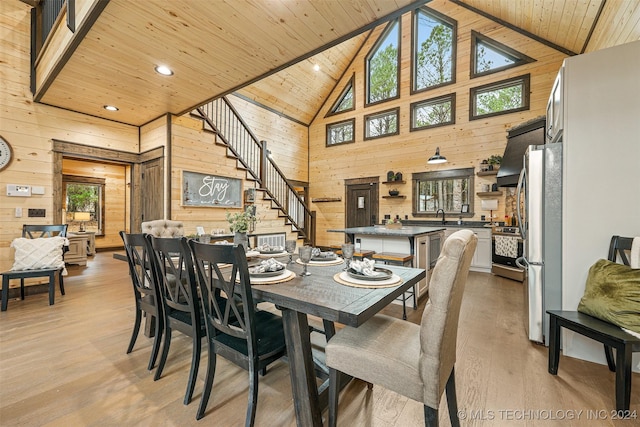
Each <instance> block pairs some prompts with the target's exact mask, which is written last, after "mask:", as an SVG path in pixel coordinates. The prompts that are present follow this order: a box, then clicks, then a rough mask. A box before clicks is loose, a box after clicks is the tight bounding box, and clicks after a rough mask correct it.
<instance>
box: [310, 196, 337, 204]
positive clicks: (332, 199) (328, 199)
mask: <svg viewBox="0 0 640 427" xmlns="http://www.w3.org/2000/svg"><path fill="white" fill-rule="evenodd" d="M311 201H312V202H313V203H326V202H341V201H342V198H341V197H318V198H316V199H311Z"/></svg>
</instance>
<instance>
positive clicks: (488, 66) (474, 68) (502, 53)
mask: <svg viewBox="0 0 640 427" xmlns="http://www.w3.org/2000/svg"><path fill="white" fill-rule="evenodd" d="M534 61H535V59H533V58H530V57H528V56H527V55H525V54H523V53H520V52H518V51H517V50H514V49H511V48H510V47H509V46H506V45H504V44H502V43H500V42H497V41H495V40H493V39H490V38H489V37H486V36H483V35H482V34H479V33H477V32H475V31H471V77H478V76H484V75H486V74H491V73H495V72H497V71H502V70H506V69H508V68H512V67H516V66H518V65H521V64H526V63H529V62H534Z"/></svg>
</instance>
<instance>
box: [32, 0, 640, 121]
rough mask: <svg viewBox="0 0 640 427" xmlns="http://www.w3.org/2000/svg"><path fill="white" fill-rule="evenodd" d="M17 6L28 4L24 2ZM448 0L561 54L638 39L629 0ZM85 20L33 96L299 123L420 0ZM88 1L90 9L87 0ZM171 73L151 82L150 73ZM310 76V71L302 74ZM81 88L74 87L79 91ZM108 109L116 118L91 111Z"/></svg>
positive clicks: (123, 12) (183, 8) (124, 2)
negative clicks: (208, 108)
mask: <svg viewBox="0 0 640 427" xmlns="http://www.w3.org/2000/svg"><path fill="white" fill-rule="evenodd" d="M23 1H25V3H29V2H31V0H30V1H26V0H23ZM446 1H449V2H452V3H455V4H457V5H459V6H461V7H465V8H468V9H471V10H474V11H476V12H477V13H478V14H481V15H484V16H486V17H489V18H491V19H493V20H495V21H496V22H498V23H500V24H502V25H506V26H508V27H511V28H513V29H515V30H516V31H520V32H524V33H525V34H527V35H529V36H530V37H532V38H534V39H537V40H538V41H541V42H543V43H546V44H548V45H550V46H553V47H555V48H556V49H558V50H560V51H563V52H565V53H566V54H567V55H572V54H578V53H583V52H584V51H585V50H588V49H587V46H588V45H589V43H590V41H591V38H592V37H593V34H594V29H595V28H596V26H598V25H602V23H603V21H607V22H606V25H608V26H610V27H611V28H612V29H611V30H609V31H610V32H615V34H610V35H609V36H608V37H610V38H616V39H617V40H615V44H621V43H624V42H627V41H632V40H637V39H639V38H640V5H639V3H640V1H637V0H633V1H627V0H581V1H576V0H493V1H487V0H434V4H436V3H438V2H446ZM100 3H101V7H100V8H94V9H93V10H92V11H91V12H90V13H89V15H88V16H89V18H90V19H88V21H87V22H88V24H89V25H90V26H89V27H87V28H83V29H79V30H78V31H77V33H76V34H75V35H74V37H76V39H75V40H74V44H73V51H72V52H70V53H69V54H68V55H63V56H62V58H63V61H61V62H60V63H59V64H58V66H57V67H55V68H54V70H53V72H52V73H51V74H50V75H48V76H46V77H44V78H43V77H41V79H42V81H41V84H39V86H38V87H37V91H36V100H37V101H39V102H42V103H45V104H50V105H55V106H58V107H62V108H66V109H69V110H73V111H79V112H82V113H86V114H90V115H93V116H99V117H104V118H107V119H110V120H116V121H119V122H124V123H129V124H132V125H142V124H144V123H147V122H149V121H150V120H153V119H155V118H157V117H160V116H162V115H163V114H165V113H166V112H170V113H173V114H181V113H184V112H187V111H189V110H191V109H192V108H194V107H196V106H197V105H200V104H202V103H204V102H206V101H208V100H210V99H214V98H216V97H219V96H221V95H225V94H228V93H231V92H237V93H239V94H240V95H242V96H244V97H246V98H248V99H251V100H253V101H255V102H258V103H260V104H262V105H265V106H266V107H268V108H271V109H273V110H276V111H279V112H281V113H282V114H284V115H287V116H289V117H291V118H292V119H294V120H297V121H299V122H300V123H305V124H308V123H310V121H311V120H312V119H313V117H314V116H315V114H316V113H317V112H318V110H319V108H320V107H321V106H322V103H323V102H324V99H325V98H326V96H327V95H328V94H329V93H330V91H331V90H332V89H333V88H334V87H335V85H336V83H337V81H338V80H339V78H340V77H341V76H342V74H343V72H344V70H345V69H346V68H347V67H348V65H349V63H350V61H351V60H352V58H353V57H354V56H355V54H356V53H357V52H358V50H359V49H360V47H361V46H362V44H363V43H364V40H365V39H366V37H367V36H368V34H369V32H370V31H371V29H373V28H374V27H375V26H377V25H380V24H382V23H384V22H386V21H388V20H390V19H393V18H395V17H397V16H399V15H400V14H402V13H404V12H406V11H409V10H412V9H415V8H416V7H419V6H420V5H422V4H425V3H428V1H414V0H352V1H339V0H322V1H310V0H305V1H291V0H270V1H256V0H233V1H226V0H212V1H195V0H183V1H178V0H154V1H145V2H137V1H136V2H131V1H129V0H109V1H108V2H100ZM96 4H99V3H96ZM158 64H166V65H169V66H170V67H171V68H172V69H173V71H174V75H173V76H170V77H165V76H160V75H158V74H156V73H155V72H154V70H153V68H154V66H155V65H158ZM314 65H318V66H319V70H317V71H314V70H313V66H314ZM79 82H81V83H79ZM107 104H111V105H116V106H118V108H119V111H117V112H109V111H106V110H104V109H103V106H104V105H107Z"/></svg>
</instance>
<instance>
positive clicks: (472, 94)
mask: <svg viewBox="0 0 640 427" xmlns="http://www.w3.org/2000/svg"><path fill="white" fill-rule="evenodd" d="M519 81H521V82H522V107H518V108H512V109H509V110H503V111H496V112H493V113H487V114H481V115H477V114H475V111H476V96H477V94H478V93H481V92H489V90H487V89H493V90H497V89H501V88H502V87H506V86H511V85H510V84H509V83H512V82H519ZM530 91H531V75H530V74H523V75H521V76H517V77H512V78H509V79H504V80H500V81H497V82H491V83H487V84H484V85H481V86H476V87H472V88H471V89H469V121H471V120H479V119H484V118H487V117H494V116H500V115H502V114H510V113H515V112H518V111H525V110H528V109H529V106H530V98H531V96H530V95H531V93H530Z"/></svg>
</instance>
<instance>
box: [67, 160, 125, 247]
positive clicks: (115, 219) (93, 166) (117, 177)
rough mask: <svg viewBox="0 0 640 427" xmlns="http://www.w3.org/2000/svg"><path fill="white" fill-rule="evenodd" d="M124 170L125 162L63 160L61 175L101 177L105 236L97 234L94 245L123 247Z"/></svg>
mask: <svg viewBox="0 0 640 427" xmlns="http://www.w3.org/2000/svg"><path fill="white" fill-rule="evenodd" d="M127 169H128V166H125V165H113V164H107V163H97V162H89V161H84V160H74V159H64V160H63V161H62V173H63V174H64V175H77V176H89V177H93V178H104V180H105V188H104V191H105V193H104V236H96V248H97V249H100V248H113V247H118V246H122V239H121V238H120V236H119V235H118V233H119V232H120V230H125V229H126V226H127V222H128V221H127V206H128V203H127V193H128V191H127V185H126V183H127V180H128V176H127Z"/></svg>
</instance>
